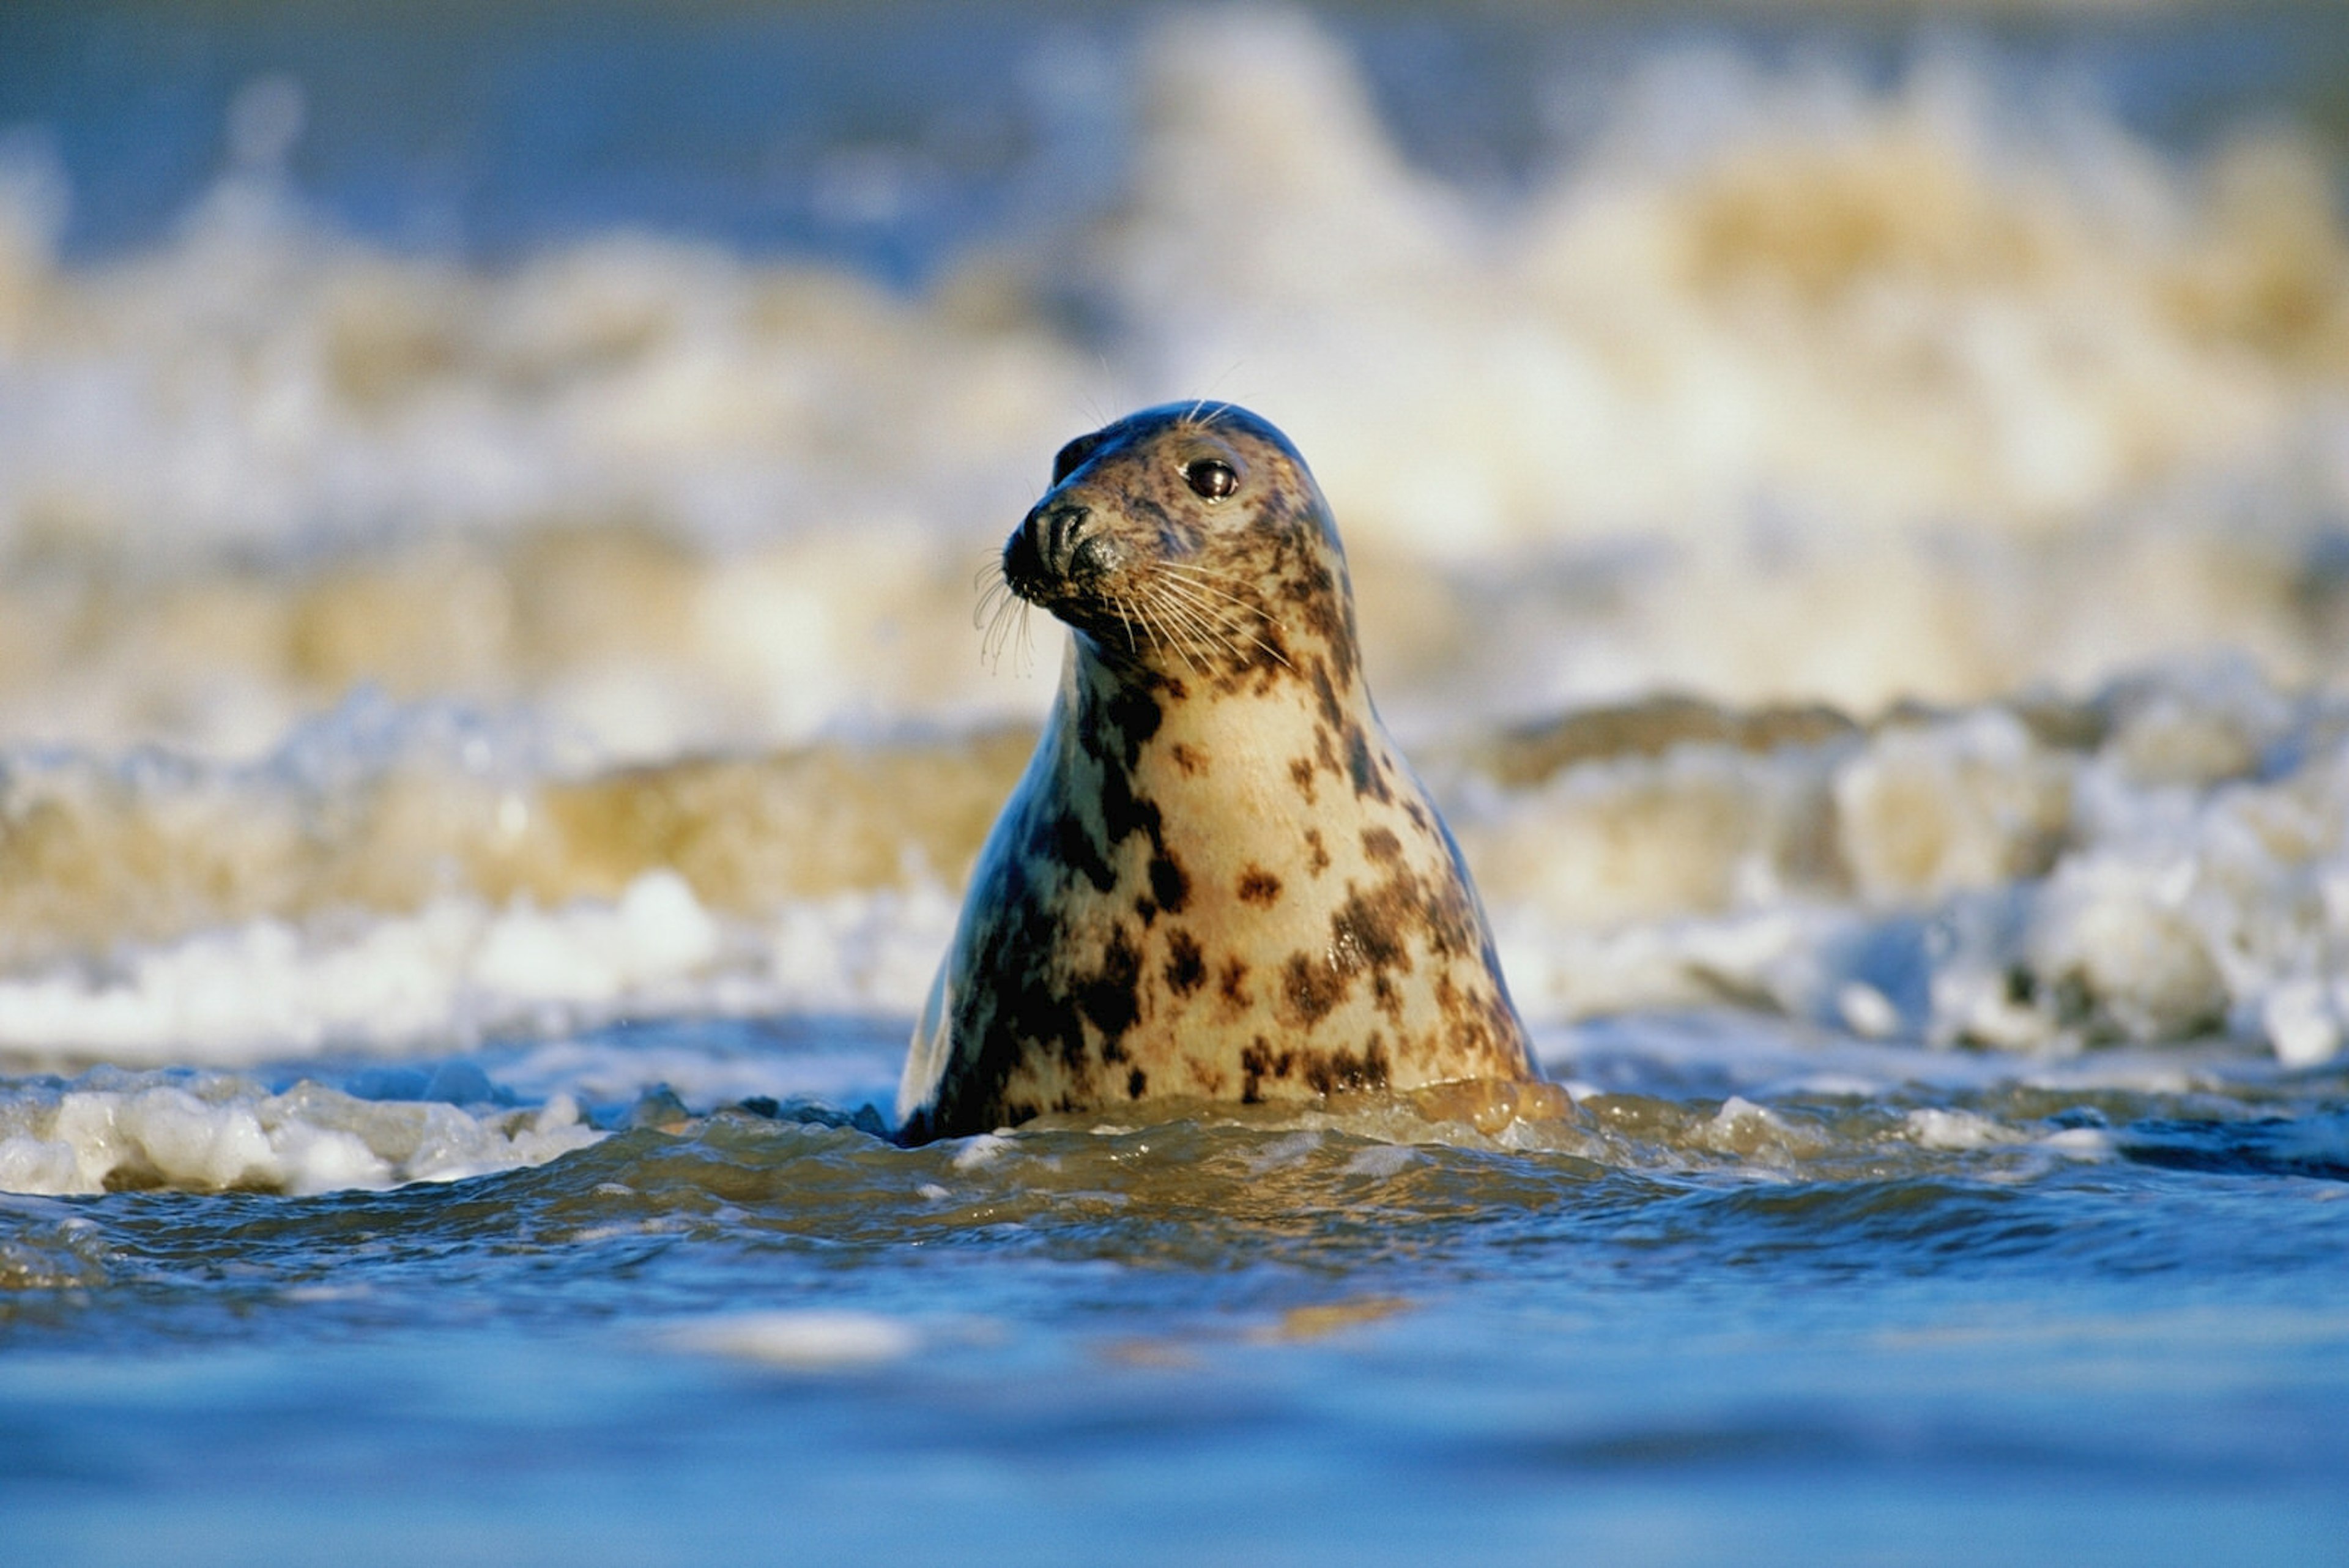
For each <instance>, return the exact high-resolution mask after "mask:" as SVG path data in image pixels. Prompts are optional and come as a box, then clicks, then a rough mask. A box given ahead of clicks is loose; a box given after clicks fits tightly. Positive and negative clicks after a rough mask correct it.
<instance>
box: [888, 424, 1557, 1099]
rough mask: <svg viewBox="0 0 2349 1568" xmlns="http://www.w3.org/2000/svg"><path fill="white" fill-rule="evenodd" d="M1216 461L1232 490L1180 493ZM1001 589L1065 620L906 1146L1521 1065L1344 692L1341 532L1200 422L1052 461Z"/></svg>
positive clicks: (1406, 794) (1476, 938) (1282, 447)
mask: <svg viewBox="0 0 2349 1568" xmlns="http://www.w3.org/2000/svg"><path fill="white" fill-rule="evenodd" d="M1203 459H1207V460H1213V461H1218V462H1226V463H1228V464H1230V465H1232V466H1233V467H1234V468H1235V470H1236V471H1237V473H1238V474H1239V476H1240V483H1239V486H1238V488H1237V490H1236V491H1235V492H1234V493H1232V494H1230V495H1229V496H1226V497H1225V498H1222V499H1219V500H1207V499H1203V498H1202V497H1201V496H1200V495H1198V494H1196V493H1194V491H1193V489H1192V487H1191V486H1190V484H1189V483H1187V482H1186V480H1185V470H1186V468H1187V467H1188V466H1189V465H1190V464H1192V463H1194V462H1199V461H1201V460H1203ZM1056 466H1057V467H1058V468H1059V470H1060V471H1061V477H1060V479H1059V480H1058V482H1057V483H1055V484H1054V485H1053V487H1052V489H1051V490H1050V492H1048V493H1046V495H1045V496H1044V498H1043V500H1042V501H1040V502H1039V503H1038V504H1037V507H1036V509H1035V510H1034V511H1033V512H1031V513H1030V515H1029V518H1028V519H1027V521H1025V522H1024V523H1023V524H1021V526H1020V528H1019V530H1017V531H1015V532H1014V534H1013V535H1012V536H1011V539H1010V541H1009V543H1008V544H1007V545H1006V546H1005V549H1004V557H1003V575H1004V579H1005V582H1006V583H1007V584H1008V585H1009V587H1010V589H1011V590H1012V592H1013V593H1015V594H1017V595H1018V596H1019V597H1020V598H1021V599H1022V600H1025V601H1027V602H1030V603H1033V604H1036V605H1039V606H1040V607H1043V608H1045V609H1048V610H1050V611H1051V613H1052V614H1054V615H1055V616H1057V617H1059V618H1061V620H1063V621H1065V622H1066V623H1068V625H1069V626H1070V628H1071V633H1072V635H1071V643H1070V649H1069V652H1068V654H1067V657H1066V659H1065V660H1064V662H1063V666H1062V670H1061V690H1060V693H1059V697H1058V699H1057V701H1055V703H1054V705H1053V709H1052V713H1051V717H1050V720H1049V721H1048V722H1047V724H1046V727H1045V731H1044V734H1043V738H1042V740H1041V741H1040V743H1039V744H1038V746H1037V749H1036V754H1035V756H1034V758H1033V759H1032V760H1031V761H1030V763H1029V766H1028V771H1027V774H1026V775H1025V776H1024V777H1023V778H1022V779H1021V780H1020V783H1019V788H1018V789H1017V790H1016V791H1015V792H1014V793H1013V794H1012V796H1011V799H1010V800H1009V803H1008V804H1007V805H1005V807H1004V810H1003V814H1002V815H1001V816H1000V817H999V819H998V820H997V822H996V825H995V827H994V830H993V832H992V833H990V834H989V836H988V841H987V845H986V846H985V848H984V849H983V850H982V851H981V852H980V855H979V859H978V868H977V870H976V872H975V874H974V876H973V877H972V881H971V887H970V890H969V893H968V897H967V898H966V899H965V902H964V905H963V910H962V915H961V918H960V919H959V921H958V922H957V928H956V931H955V939H954V945H953V947H952V949H951V950H949V952H948V953H947V959H946V961H945V963H944V964H943V965H942V966H941V967H940V970H939V972H938V976H937V980H936V983H935V984H934V986H933V988H932V992H931V997H930V1002H929V1005H928V1007H927V1008H926V1010H925V1013H924V1016H923V1019H922V1022H921V1024H920V1026H919V1027H918V1028H917V1029H916V1033H915V1038H914V1044H913V1049H912V1052H911V1053H910V1054H909V1056H908V1058H907V1061H906V1064H905V1079H904V1083H903V1085H902V1086H901V1088H900V1091H899V1098H898V1113H899V1116H900V1119H901V1121H902V1123H903V1128H904V1136H905V1137H906V1139H907V1140H908V1141H919V1140H922V1139H926V1138H929V1137H941V1136H951V1135H959V1134H965V1133H973V1132H984V1131H987V1130H989V1129H991V1128H994V1127H1003V1126H1017V1125H1018V1124H1019V1123H1021V1122H1024V1121H1027V1120H1029V1119H1030V1118H1031V1117H1033V1116H1038V1115H1040V1114H1042V1113H1045V1112H1069V1111H1087V1110H1094V1109H1099V1108H1101V1107H1103V1106H1112V1105H1115V1104H1118V1103H1121V1102H1125V1101H1130V1100H1134V1099H1141V1098H1143V1097H1157V1096H1198V1097H1204V1098H1210V1099H1229V1100H1241V1101H1257V1100H1268V1099H1299V1098H1306V1097H1310V1096H1317V1095H1324V1094H1330V1093H1335V1092H1339V1091H1344V1090H1373V1089H1410V1088H1416V1087H1419V1086H1422V1085H1428V1084H1433V1083H1442V1082H1447V1081H1452V1080H1457V1079H1468V1078H1504V1079H1521V1078H1526V1077H1529V1076H1531V1075H1532V1070H1531V1067H1530V1064H1529V1059H1528V1056H1527V1052H1526V1036H1525V1030H1524V1026H1523V1025H1522V1024H1521V1023H1519V1021H1518V1018H1517V1015H1516V1009H1515V1008H1514V1006H1512V1004H1511V1002H1510V1001H1509V995H1508V990H1507V987H1506V985H1505V984H1504V983H1503V981H1502V978H1501V971H1500V966H1499V964H1498V962H1497V961H1495V958H1494V954H1493V945H1492V939H1491V936H1490V934H1489V931H1488V929H1487V928H1486V924H1485V915H1484V911H1483V909H1482V908H1481V907H1480V905H1479V904H1478V902H1477V899H1476V896H1475V891H1474V889H1473V888H1471V886H1470V884H1469V880H1468V874H1467V871H1466V868H1465V867H1464V866H1463V865H1462V863H1461V860H1460V856H1459V851H1458V849H1457V848H1456V847H1455V846H1454V844H1453V842H1452V838H1451V835H1450V834H1449V833H1448V832H1446V831H1445V829H1444V825H1443V822H1442V820H1441V819H1440V818H1439V817H1438V816H1437V815H1436V813H1435V809H1434V807H1433V805H1432V804H1431V803H1430V802H1429V801H1428V799H1427V795H1426V793H1425V792H1424V791H1423V789H1422V788H1421V786H1420V784H1419V782H1418V780H1417V779H1415V778H1414V777H1413V775H1412V774H1411V771H1410V769H1409V768H1408V767H1407V766H1406V765H1405V764H1404V763H1403V761H1402V756H1401V755H1400V753H1397V752H1396V750H1395V748H1394V746H1393V744H1392V742H1390V741H1389V740H1388V738H1387V735H1386V732H1385V730H1384V729H1383V728H1382V727H1381V725H1380V723H1379V720H1378V715H1377V713H1376V711H1374V710H1373V709H1372V707H1371V699H1370V693H1369V691H1368V690H1367V689H1366V688H1365V687H1364V685H1363V682H1362V674H1361V663H1360V660H1359V659H1358V657H1357V654H1356V646H1357V645H1356V641H1355V636H1354V612H1353V597H1352V590H1351V587H1350V584H1349V582H1348V579H1347V576H1346V564H1345V557H1344V555H1343V552H1342V551H1341V550H1340V546H1339V543H1338V535H1337V530H1336V528H1335V526H1334V524H1332V523H1331V521H1330V512H1329V506H1328V504H1327V503H1325V502H1324V501H1323V500H1322V497H1321V494H1320V492H1319V489H1318V488H1317V487H1316V486H1315V484H1314V483H1313V479H1312V476H1311V474H1310V473H1309V472H1307V470H1306V467H1305V464H1304V462H1303V460H1302V459H1300V458H1299V456H1298V455H1297V453H1296V452H1295V450H1294V449H1293V448H1291V447H1290V446H1289V444H1288V440H1287V439H1286V438H1285V437H1283V436H1282V435H1281V434H1280V432H1279V431H1277V430H1275V429H1273V428H1272V426H1270V425H1268V424H1267V423H1265V422H1264V421H1262V420H1260V419H1257V417H1256V416H1255V415H1253V414H1250V413H1247V411H1246V410H1240V409H1237V408H1233V407H1231V406H1230V405H1227V404H1211V403H1210V404H1174V405H1169V406H1168V407H1166V408H1162V409H1154V410H1146V411H1144V412H1143V413H1139V414H1134V415H1133V416H1131V417H1129V418H1127V419H1124V420H1121V421H1118V422H1117V423H1115V424H1112V425H1110V426H1108V427H1106V428H1104V429H1102V430H1101V431H1095V432H1093V433H1092V435H1090V436H1086V437H1082V438H1080V440H1078V441H1073V442H1071V443H1070V445H1069V447H1067V448H1064V449H1063V451H1062V452H1061V461H1060V462H1059V464H1058V465H1056Z"/></svg>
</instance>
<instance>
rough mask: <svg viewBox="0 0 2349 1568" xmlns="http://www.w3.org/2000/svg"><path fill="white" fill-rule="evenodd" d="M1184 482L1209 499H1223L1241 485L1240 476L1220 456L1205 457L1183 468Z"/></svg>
mask: <svg viewBox="0 0 2349 1568" xmlns="http://www.w3.org/2000/svg"><path fill="white" fill-rule="evenodd" d="M1183 483H1185V484H1187V485H1189V486H1190V487H1191V489H1192V491H1193V492H1194V493H1196V494H1198V495H1201V496H1204V497H1205V498H1206V499H1207V500H1209V501H1221V500H1222V499H1223V498H1224V497H1225V496H1226V495H1229V494H1230V493H1232V492H1233V491H1235V490H1237V489H1238V488H1239V487H1240V476H1239V475H1238V474H1237V473H1235V472H1232V465H1231V464H1230V463H1228V462H1225V461H1224V460H1223V459H1222V458H1219V457H1203V458H1201V459H1200V460H1199V461H1198V462H1195V463H1191V464H1189V465H1188V466H1186V467H1185V469H1184V470H1183Z"/></svg>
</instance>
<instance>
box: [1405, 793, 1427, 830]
mask: <svg viewBox="0 0 2349 1568" xmlns="http://www.w3.org/2000/svg"><path fill="white" fill-rule="evenodd" d="M1402 814H1403V815H1405V816H1407V817H1409V818H1411V825H1412V826H1413V827H1416V828H1418V829H1419V830H1420V831H1421V832H1422V833H1425V832H1426V831H1427V812H1426V810H1425V808H1424V807H1423V806H1422V805H1420V804H1419V802H1417V801H1415V800H1407V801H1405V802H1403V803H1402Z"/></svg>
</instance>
